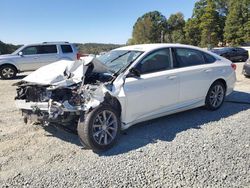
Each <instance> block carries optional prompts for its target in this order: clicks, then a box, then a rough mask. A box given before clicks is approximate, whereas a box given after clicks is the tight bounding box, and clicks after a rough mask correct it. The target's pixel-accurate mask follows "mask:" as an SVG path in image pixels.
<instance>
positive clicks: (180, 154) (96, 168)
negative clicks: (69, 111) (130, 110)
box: [0, 63, 250, 187]
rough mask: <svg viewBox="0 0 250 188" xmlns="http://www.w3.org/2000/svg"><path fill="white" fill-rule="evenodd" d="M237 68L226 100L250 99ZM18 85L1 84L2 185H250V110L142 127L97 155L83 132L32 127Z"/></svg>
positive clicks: (227, 108) (195, 113)
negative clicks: (84, 143)
mask: <svg viewBox="0 0 250 188" xmlns="http://www.w3.org/2000/svg"><path fill="white" fill-rule="evenodd" d="M237 65H238V74H237V79H238V81H237V84H236V88H235V92H234V93H233V94H232V95H231V96H230V97H228V98H227V100H230V101H231V100H237V101H248V102H250V79H247V78H244V77H243V76H242V75H241V74H240V72H241V69H242V64H240V63H238V64H237ZM21 78H22V76H20V77H19V79H21ZM16 81H17V80H11V81H5V80H0V86H1V90H0V96H1V97H0V186H1V187H250V118H249V117H250V105H247V104H239V103H231V102H226V103H225V104H224V105H223V107H222V108H221V109H219V110H218V111H215V112H210V111H206V110H204V109H203V108H198V109H194V110H190V111H186V112H182V113H178V114H175V115H170V116H166V117H164V118H159V119H156V120H152V121H148V122H145V123H141V124H138V125H135V126H133V127H131V128H130V129H128V130H126V131H125V132H124V133H123V134H122V136H121V139H120V140H119V142H118V144H117V145H116V146H115V147H114V148H112V149H111V150H109V151H107V152H105V153H102V154H99V155H98V154H95V153H93V152H92V151H91V150H83V149H82V147H81V145H80V143H79V141H78V138H77V136H76V135H73V134H70V133H67V132H65V131H63V130H61V129H57V128H55V127H52V126H49V127H41V126H39V125H25V124H24V123H23V121H22V118H21V114H20V112H19V111H18V110H17V109H16V108H15V105H14V100H13V98H14V96H15V87H12V86H11V84H13V83H15V82H16Z"/></svg>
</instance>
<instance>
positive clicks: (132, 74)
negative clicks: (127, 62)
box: [127, 68, 141, 77]
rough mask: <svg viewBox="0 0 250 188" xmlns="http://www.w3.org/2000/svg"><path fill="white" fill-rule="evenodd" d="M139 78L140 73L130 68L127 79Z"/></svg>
mask: <svg viewBox="0 0 250 188" xmlns="http://www.w3.org/2000/svg"><path fill="white" fill-rule="evenodd" d="M140 76H141V73H140V71H139V70H138V69H136V68H131V69H130V70H129V74H128V76H127V77H140Z"/></svg>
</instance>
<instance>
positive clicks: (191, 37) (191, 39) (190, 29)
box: [184, 18, 201, 46]
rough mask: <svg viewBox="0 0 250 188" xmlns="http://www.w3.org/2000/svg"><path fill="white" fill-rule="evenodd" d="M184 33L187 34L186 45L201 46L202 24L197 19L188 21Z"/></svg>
mask: <svg viewBox="0 0 250 188" xmlns="http://www.w3.org/2000/svg"><path fill="white" fill-rule="evenodd" d="M184 32H185V43H187V44H191V45H194V46H199V45H200V40H201V32H200V22H199V20H198V19H197V18H190V19H188V20H187V22H186V24H185V28H184Z"/></svg>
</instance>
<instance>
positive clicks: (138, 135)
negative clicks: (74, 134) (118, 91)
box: [100, 91, 250, 156]
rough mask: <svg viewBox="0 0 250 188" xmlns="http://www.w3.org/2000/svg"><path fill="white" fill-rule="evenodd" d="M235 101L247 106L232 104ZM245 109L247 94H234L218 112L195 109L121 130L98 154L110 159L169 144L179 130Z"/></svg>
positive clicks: (195, 127) (249, 105)
mask: <svg viewBox="0 0 250 188" xmlns="http://www.w3.org/2000/svg"><path fill="white" fill-rule="evenodd" d="M227 101H230V102H227ZM234 101H238V102H246V103H248V104H243V103H234ZM247 109H250V94H249V93H244V92H238V91H235V92H234V93H232V94H231V95H230V96H228V97H227V98H226V101H225V103H224V104H223V106H222V107H221V108H220V109H219V110H217V111H208V110H206V109H204V108H197V109H193V110H189V111H185V112H180V113H177V114H173V115H169V116H165V117H162V118H158V119H155V120H151V121H147V122H143V123H139V124H137V125H134V126H132V127H131V128H129V129H128V130H125V131H124V133H123V134H122V135H121V138H120V139H119V141H118V144H116V145H115V146H114V147H113V148H111V149H110V150H108V151H107V152H104V153H102V154H100V155H102V156H112V155H118V154H122V153H126V152H129V151H132V150H136V149H138V148H140V147H143V146H145V145H147V144H150V143H151V144H152V143H155V142H157V140H162V141H166V142H171V141H172V140H174V138H175V136H176V134H178V133H180V132H182V131H186V130H188V129H199V128H200V127H201V126H202V125H204V124H206V123H209V122H215V121H219V120H220V119H222V118H226V117H229V116H231V115H234V114H237V113H239V112H241V111H245V110H247Z"/></svg>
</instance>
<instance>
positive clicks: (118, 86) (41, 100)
mask: <svg viewBox="0 0 250 188" xmlns="http://www.w3.org/2000/svg"><path fill="white" fill-rule="evenodd" d="M235 68H236V67H235V65H234V64H232V63H231V62H230V61H229V60H226V59H224V58H223V57H220V56H217V55H216V54H213V53H210V52H206V51H203V50H202V49H200V48H196V47H192V46H187V45H180V44H147V45H135V46H126V47H122V48H118V49H115V50H112V51H110V52H108V53H106V54H105V55H102V56H100V57H98V58H97V59H96V58H93V57H85V58H84V59H82V60H80V61H58V62H55V63H53V64H50V65H47V66H44V67H42V68H40V69H38V70H37V71H35V72H33V73H31V74H30V75H28V76H27V77H25V78H24V79H23V80H22V81H20V82H18V83H16V86H17V96H16V98H15V100H16V105H17V107H18V108H19V109H21V111H22V114H23V116H24V120H25V122H27V121H28V120H30V121H39V122H41V123H56V124H60V125H63V126H71V127H74V126H76V127H77V128H76V129H77V132H78V135H79V137H80V140H81V143H82V144H83V145H84V146H85V147H87V148H91V149H93V150H94V151H103V150H107V149H109V148H110V147H112V146H113V145H114V143H115V142H116V141H117V139H118V137H119V134H120V130H124V129H126V128H128V127H129V126H131V125H133V124H136V123H138V122H142V121H146V120H149V119H153V118H157V117H161V116H165V115H168V114H172V113H176V112H180V111H184V110H188V109H192V108H196V107H200V106H206V107H207V108H208V109H210V110H216V109H218V108H219V107H220V106H221V105H222V103H223V101H224V97H225V96H226V95H228V94H230V93H231V92H232V91H233V87H234V84H235V80H236V77H235V71H234V70H235Z"/></svg>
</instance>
